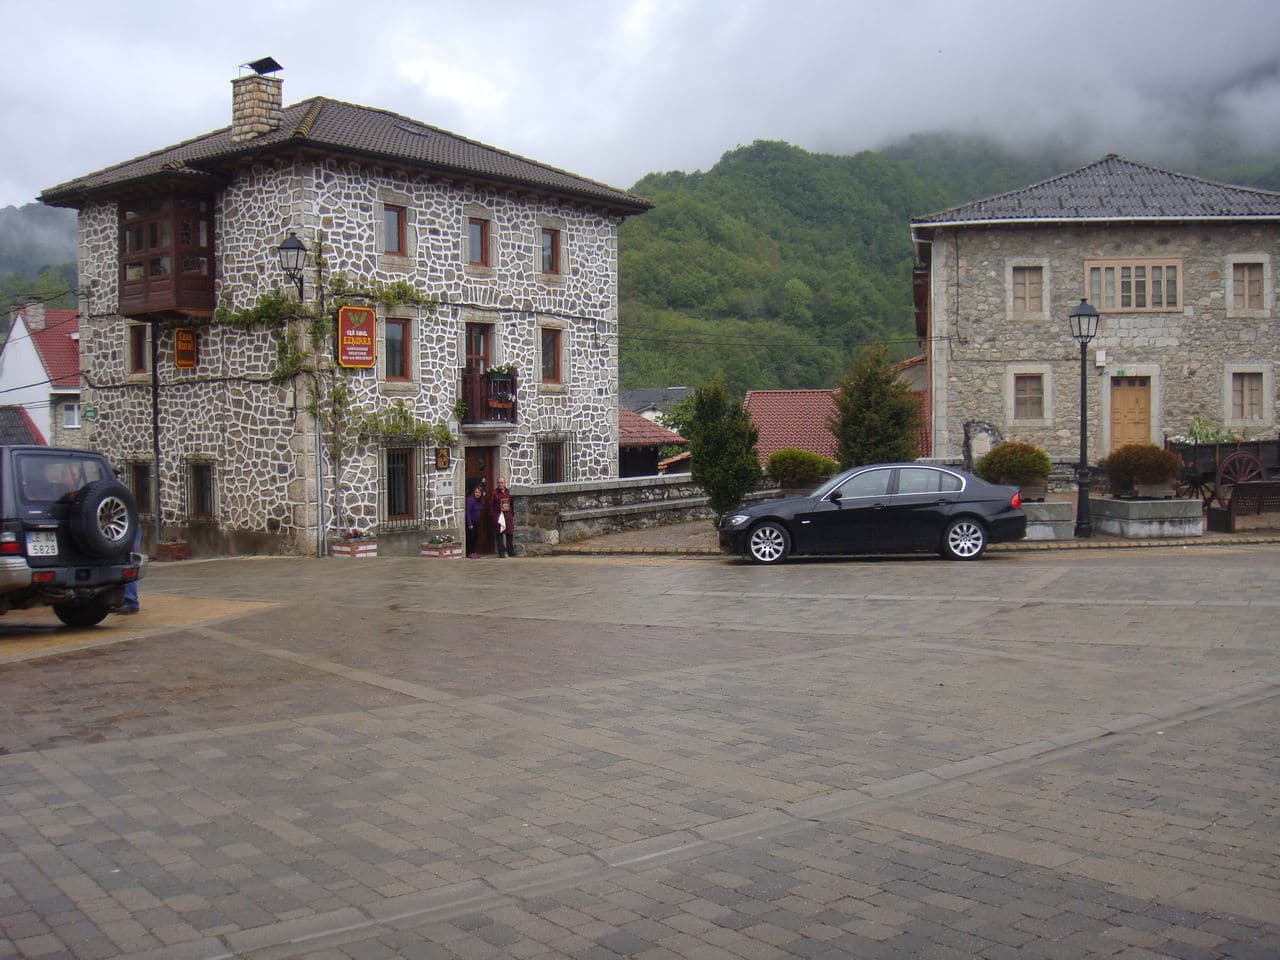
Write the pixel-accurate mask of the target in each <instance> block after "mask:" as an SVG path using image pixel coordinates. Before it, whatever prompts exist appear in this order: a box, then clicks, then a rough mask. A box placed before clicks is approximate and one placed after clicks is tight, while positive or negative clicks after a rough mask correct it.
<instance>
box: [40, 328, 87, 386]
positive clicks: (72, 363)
mask: <svg viewBox="0 0 1280 960" xmlns="http://www.w3.org/2000/svg"><path fill="white" fill-rule="evenodd" d="M30 332H31V342H32V343H33V344H35V348H36V353H38V354H39V355H40V362H41V363H42V364H44V372H45V374H46V375H47V376H48V378H49V386H50V387H53V388H55V389H57V388H62V389H68V390H79V389H80V341H79V339H77V337H78V334H79V332H80V314H78V313H76V312H75V311H74V310H46V311H45V312H44V329H43V330H32V331H30Z"/></svg>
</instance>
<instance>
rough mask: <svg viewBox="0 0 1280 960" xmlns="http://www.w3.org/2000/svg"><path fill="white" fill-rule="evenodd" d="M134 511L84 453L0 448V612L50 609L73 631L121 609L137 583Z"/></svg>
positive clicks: (139, 563) (109, 474)
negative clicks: (132, 583) (131, 584)
mask: <svg viewBox="0 0 1280 960" xmlns="http://www.w3.org/2000/svg"><path fill="white" fill-rule="evenodd" d="M137 537H138V508H137V506H135V504H134V502H133V495H132V494H131V493H130V492H129V488H128V487H126V486H125V485H124V484H122V483H121V482H120V481H119V480H117V479H116V474H115V471H114V470H113V469H112V468H111V464H110V463H108V462H107V460H106V458H105V457H103V456H102V455H101V454H99V453H93V452H92V451H89V450H71V449H66V448H61V447H37V446H0V613H4V612H7V611H9V610H25V609H27V608H28V607H33V606H39V605H42V604H50V605H52V606H53V612H54V613H56V614H57V615H58V619H59V620H61V621H62V622H63V623H65V624H67V625H68V626H72V627H91V626H93V625H94V624H97V623H101V622H102V620H103V618H104V617H106V615H107V614H108V613H111V612H112V611H114V610H118V609H120V607H121V605H122V604H123V602H124V587H125V584H127V583H129V582H130V581H133V580H140V579H141V578H142V574H143V558H142V556H141V555H140V554H138V553H135V552H134V547H135V545H136V543H137Z"/></svg>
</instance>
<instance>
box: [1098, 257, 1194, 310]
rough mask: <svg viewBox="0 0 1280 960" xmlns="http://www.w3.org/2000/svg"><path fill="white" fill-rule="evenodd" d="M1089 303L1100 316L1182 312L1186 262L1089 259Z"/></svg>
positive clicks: (1146, 259)
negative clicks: (1183, 274) (1183, 268)
mask: <svg viewBox="0 0 1280 960" xmlns="http://www.w3.org/2000/svg"><path fill="white" fill-rule="evenodd" d="M1084 267H1085V277H1086V279H1087V283H1088V297H1089V302H1090V303H1092V304H1093V305H1094V307H1096V308H1097V309H1098V311H1099V312H1100V313H1157V312H1161V313H1168V312H1171V311H1180V310H1181V309H1182V261H1181V260H1176V259H1175V260H1156V259H1151V258H1141V259H1131V260H1086V261H1085V265H1084Z"/></svg>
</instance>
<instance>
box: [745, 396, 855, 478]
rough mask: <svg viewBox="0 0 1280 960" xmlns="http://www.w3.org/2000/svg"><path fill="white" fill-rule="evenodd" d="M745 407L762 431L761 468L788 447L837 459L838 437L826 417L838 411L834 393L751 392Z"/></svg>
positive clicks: (759, 453)
mask: <svg viewBox="0 0 1280 960" xmlns="http://www.w3.org/2000/svg"><path fill="white" fill-rule="evenodd" d="M743 405H744V406H745V407H746V408H747V413H748V414H749V415H750V417H751V421H752V423H754V424H755V425H756V429H757V430H759V431H760V439H759V440H758V441H756V453H757V454H758V455H759V457H760V463H761V465H764V464H766V463H768V462H769V457H770V456H771V455H773V454H774V453H777V452H778V451H779V450H785V449H787V448H789V447H794V448H795V449H797V450H808V451H809V452H810V453H817V454H820V455H821V456H824V457H830V458H831V459H832V460H834V459H835V457H836V438H835V437H833V436H832V435H831V431H830V430H828V429H827V417H828V416H830V415H831V413H832V412H833V411H834V410H835V391H834V390H748V391H747V398H746V400H745V401H744V404H743Z"/></svg>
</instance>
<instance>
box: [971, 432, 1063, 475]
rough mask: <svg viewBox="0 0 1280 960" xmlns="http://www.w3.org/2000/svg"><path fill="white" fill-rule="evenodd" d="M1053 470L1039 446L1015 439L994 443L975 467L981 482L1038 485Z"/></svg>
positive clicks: (1051, 463) (1046, 455) (1051, 462)
mask: <svg viewBox="0 0 1280 960" xmlns="http://www.w3.org/2000/svg"><path fill="white" fill-rule="evenodd" d="M1051 470H1053V461H1052V460H1050V459H1049V455H1048V454H1047V453H1045V452H1044V451H1043V450H1041V449H1040V448H1039V447H1036V446H1033V445H1032V444H1029V443H1021V442H1019V441H1017V440H1007V441H1005V442H1004V443H1000V444H996V446H995V447H993V448H992V449H991V452H990V453H988V454H987V455H986V456H985V457H983V458H982V459H981V460H979V461H978V463H977V465H976V466H975V467H974V472H975V473H977V475H978V476H980V477H981V478H982V479H983V480H987V481H989V482H991V483H1013V484H1024V483H1039V482H1040V481H1042V480H1045V479H1047V478H1048V476H1049V472H1050V471H1051Z"/></svg>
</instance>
